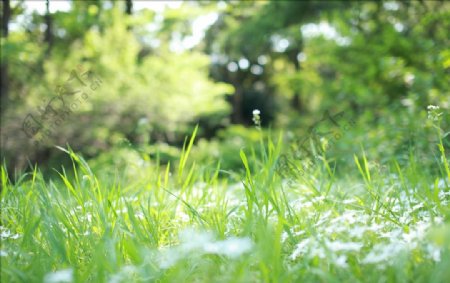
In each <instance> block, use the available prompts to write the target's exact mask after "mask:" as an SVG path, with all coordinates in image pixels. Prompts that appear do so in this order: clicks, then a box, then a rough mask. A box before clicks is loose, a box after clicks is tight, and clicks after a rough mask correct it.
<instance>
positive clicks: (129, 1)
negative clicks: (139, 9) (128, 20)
mask: <svg viewBox="0 0 450 283" xmlns="http://www.w3.org/2000/svg"><path fill="white" fill-rule="evenodd" d="M125 13H126V14H127V15H131V14H132V13H133V0H126V2H125Z"/></svg>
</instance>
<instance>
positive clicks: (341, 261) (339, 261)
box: [334, 255, 348, 268]
mask: <svg viewBox="0 0 450 283" xmlns="http://www.w3.org/2000/svg"><path fill="white" fill-rule="evenodd" d="M334 264H336V265H337V266H339V267H342V268H347V267H348V263H347V256H345V255H340V256H339V257H338V258H336V260H335V261H334Z"/></svg>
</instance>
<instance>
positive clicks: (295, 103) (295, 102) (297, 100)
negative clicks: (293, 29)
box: [288, 48, 303, 112]
mask: <svg viewBox="0 0 450 283" xmlns="http://www.w3.org/2000/svg"><path fill="white" fill-rule="evenodd" d="M294 50H295V51H293V52H292V53H291V54H289V55H288V56H289V57H290V60H291V61H292V62H293V63H294V67H295V72H297V73H298V72H299V71H300V69H301V66H300V62H299V61H298V58H297V55H298V54H299V52H300V49H297V48H296V49H294ZM291 106H292V108H294V109H295V110H297V112H301V111H302V110H303V101H302V98H301V97H300V92H299V91H298V90H295V91H294V96H293V97H292V100H291Z"/></svg>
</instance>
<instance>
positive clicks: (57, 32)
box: [1, 0, 450, 172]
mask: <svg viewBox="0 0 450 283" xmlns="http://www.w3.org/2000/svg"><path fill="white" fill-rule="evenodd" d="M1 5H2V7H1V11H2V14H1V23H2V24H1V30H2V33H1V36H2V37H1V150H2V162H4V163H5V164H6V166H7V167H8V168H9V171H10V172H14V171H20V170H25V169H27V168H30V165H33V164H38V165H39V166H40V167H41V168H43V170H45V168H52V167H59V168H60V166H61V165H64V164H70V163H68V162H69V159H68V158H67V157H66V154H65V153H64V152H62V151H60V150H58V149H57V148H55V145H56V146H62V147H66V146H67V145H69V146H70V147H71V148H73V149H74V150H75V151H77V152H79V153H81V154H82V155H83V156H84V157H85V158H87V159H89V160H91V164H92V166H93V167H96V168H99V169H104V170H106V169H107V168H110V167H114V168H115V169H117V168H119V169H120V168H122V167H123V166H130V164H135V166H143V164H146V163H155V162H160V163H162V164H167V163H168V162H171V161H173V160H175V159H177V158H178V156H179V153H180V149H181V147H182V145H183V143H184V142H185V138H186V137H187V136H189V135H190V134H192V132H193V130H194V128H195V126H196V125H199V130H198V133H197V138H196V142H195V146H194V148H193V150H192V153H191V157H192V160H194V161H197V162H204V163H205V164H211V165H212V166H215V164H217V162H220V164H221V167H222V168H223V169H224V170H234V169H237V168H241V167H242V166H241V161H240V157H239V149H240V148H243V147H249V146H251V145H252V144H257V143H258V139H259V134H260V131H259V130H258V129H256V128H255V126H254V125H253V122H252V111H253V110H254V109H259V110H260V111H261V114H260V116H261V122H262V129H261V131H263V132H267V133H277V132H279V131H282V132H283V138H284V140H285V141H286V145H288V144H289V142H290V141H293V140H295V139H298V138H299V137H302V136H305V135H308V128H310V126H311V125H313V124H314V123H317V121H320V120H321V119H322V117H323V115H324V113H327V112H325V111H328V113H331V114H333V113H334V114H335V113H344V114H345V115H346V117H347V118H346V119H347V120H349V121H350V120H351V121H354V124H352V126H351V127H346V128H345V130H342V129H341V131H340V138H339V140H337V141H336V142H335V143H333V146H332V147H329V150H330V154H331V156H334V157H335V159H336V160H346V159H350V160H351V159H352V158H353V155H352V154H354V153H355V152H357V151H360V149H361V148H360V145H363V146H364V148H365V150H366V151H367V153H368V154H369V155H370V156H371V158H372V160H377V161H379V162H380V164H383V163H384V162H386V161H388V160H389V159H390V158H393V157H395V158H398V159H400V160H401V159H402V158H405V159H407V158H408V151H410V150H411V149H414V150H418V151H419V152H421V153H422V154H423V156H424V157H426V156H427V155H428V156H430V157H431V159H432V158H433V153H432V149H433V148H435V147H436V142H437V141H436V136H435V135H432V134H431V133H432V132H433V131H434V129H433V128H432V127H431V126H430V124H429V123H430V121H429V119H427V106H428V105H436V106H439V107H440V111H441V112H442V114H443V115H442V128H443V129H445V128H446V129H449V128H448V125H449V118H448V109H449V107H450V92H449V90H450V88H449V74H450V45H449V43H450V42H449V30H450V4H449V2H446V1H361V2H360V1H342V2H340V1H329V2H327V1H272V2H268V1H201V2H198V1H150V0H149V1H138V0H126V1H125V0H124V1H108V0H96V1H74V0H73V1H49V0H48V1H12V0H2V3H1ZM447 137H448V136H447ZM445 144H446V145H447V146H449V145H450V142H448V140H446V143H445ZM286 147H288V146H286ZM447 152H448V151H447Z"/></svg>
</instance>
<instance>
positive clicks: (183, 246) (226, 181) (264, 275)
mask: <svg viewBox="0 0 450 283" xmlns="http://www.w3.org/2000/svg"><path fill="white" fill-rule="evenodd" d="M196 130H197V129H196ZM196 130H195V131H194V134H193V135H192V137H191V138H190V140H189V141H186V146H185V147H184V149H183V152H182V154H181V157H180V161H179V164H178V165H177V166H173V167H174V168H175V167H176V170H172V168H171V167H172V166H171V165H168V166H166V167H165V168H164V167H162V166H160V165H158V164H150V165H148V166H142V168H133V170H141V171H142V172H140V173H141V174H140V175H139V176H140V177H139V178H125V177H123V176H121V174H122V173H123V172H119V173H118V174H116V175H115V176H112V175H106V176H105V175H102V173H101V172H93V171H92V170H91V169H90V167H89V165H88V162H86V161H85V160H84V159H83V158H82V157H81V156H78V155H77V154H76V153H75V152H73V151H72V150H71V149H70V148H69V149H62V148H60V149H61V150H64V151H66V152H67V154H68V155H69V156H70V157H71V159H72V162H73V168H70V169H71V170H70V171H71V172H70V173H69V172H67V170H66V169H64V168H60V169H58V170H56V171H57V173H58V176H59V178H54V179H50V180H45V179H44V176H43V175H42V174H41V173H40V171H39V169H38V168H34V170H32V171H31V172H29V173H26V174H23V175H22V176H20V178H18V179H17V180H15V181H14V182H11V180H9V179H8V178H7V172H6V170H5V166H2V167H1V178H2V180H1V182H2V191H1V212H2V213H1V231H0V233H1V254H0V255H1V256H0V258H1V282H412V281H414V282H446V280H448V278H450V269H449V268H448V267H449V266H450V221H449V216H450V209H449V200H450V189H449V181H450V172H449V167H448V161H447V159H446V157H445V152H444V147H443V146H442V140H441V144H440V150H441V160H436V165H435V168H434V169H436V168H437V170H430V168H429V167H427V166H425V165H423V163H422V162H421V161H420V160H417V158H415V156H414V154H411V155H410V157H409V162H408V164H407V165H400V164H399V163H398V162H396V161H395V160H393V161H392V162H391V164H387V167H386V169H385V170H380V168H377V167H373V166H371V163H370V161H369V160H368V159H367V157H366V155H365V154H364V151H363V150H362V151H361V154H358V155H355V156H354V164H353V167H352V168H353V169H352V170H351V171H348V172H346V173H345V174H342V175H339V176H337V175H336V174H335V165H333V164H331V163H330V162H328V161H327V159H326V158H325V157H326V156H325V155H324V156H323V157H324V158H321V159H320V160H321V161H318V162H317V164H316V166H315V167H313V168H311V169H310V170H309V171H308V172H307V173H308V174H301V175H300V174H298V175H295V174H291V175H289V177H281V176H280V174H278V173H277V161H278V158H279V156H280V154H281V152H282V148H281V145H282V142H281V138H279V139H278V140H277V141H276V142H272V140H270V139H269V140H263V138H262V139H261V146H260V148H259V149H247V148H244V149H242V150H241V151H240V153H236V154H240V157H241V159H242V164H243V170H242V171H239V172H225V173H227V174H229V178H220V177H219V175H220V174H219V173H222V174H223V173H224V172H221V170H220V164H218V165H217V166H216V167H213V168H211V167H204V166H202V165H201V164H200V165H198V164H195V163H190V162H188V157H189V152H190V150H191V148H192V146H193V140H194V137H195V132H196ZM171 172H174V173H173V174H172V173H171ZM434 172H438V173H434Z"/></svg>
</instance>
